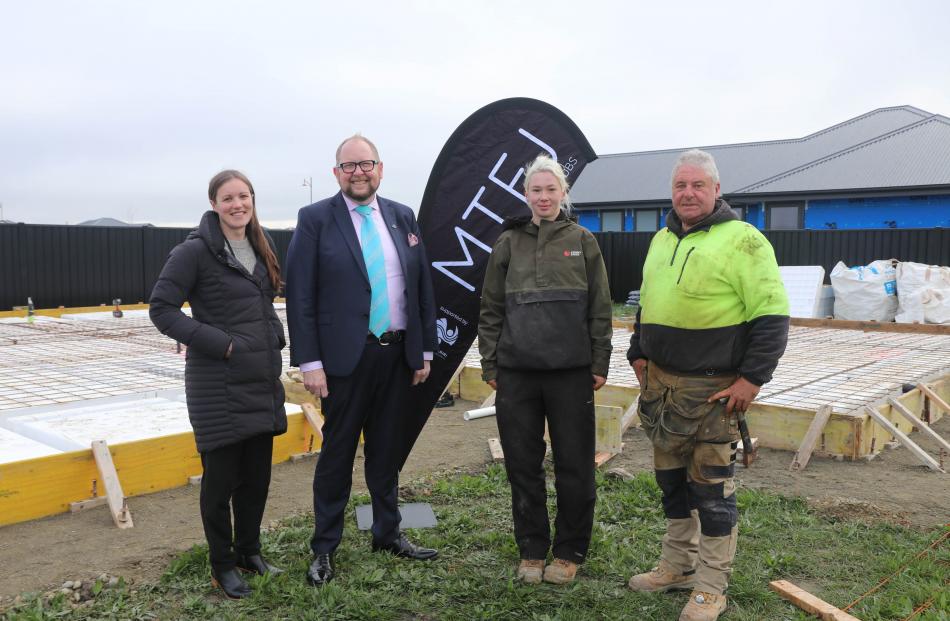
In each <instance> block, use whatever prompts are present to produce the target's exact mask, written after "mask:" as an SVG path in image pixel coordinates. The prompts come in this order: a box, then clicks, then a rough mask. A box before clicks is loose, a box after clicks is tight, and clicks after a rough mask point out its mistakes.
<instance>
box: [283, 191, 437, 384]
mask: <svg viewBox="0 0 950 621" xmlns="http://www.w3.org/2000/svg"><path fill="white" fill-rule="evenodd" d="M376 202H377V204H378V205H379V210H380V213H381V214H382V216H383V220H384V221H385V222H386V230H387V231H388V232H389V234H390V236H391V237H392V240H393V244H394V245H395V246H396V252H397V253H398V254H399V262H400V263H402V272H403V275H404V276H405V278H406V290H405V294H406V314H407V315H408V317H407V324H406V337H405V350H406V362H407V363H408V364H409V367H410V368H411V369H421V368H422V366H423V365H422V362H423V361H422V352H423V351H435V348H436V345H437V336H436V328H435V299H434V296H433V292H432V278H431V276H430V275H429V261H428V259H427V258H426V252H425V247H424V246H423V244H422V239H421V235H420V232H419V225H418V224H417V223H416V217H415V215H414V214H413V213H412V210H411V209H409V207H406V206H405V205H402V204H400V203H397V202H395V201H391V200H387V199H385V198H382V197H381V196H378V195H377V196H376ZM380 234H382V232H380ZM410 235H413V236H414V237H415V239H416V240H418V243H416V244H415V245H410V242H409V239H410V237H409V236H410ZM285 274H286V275H287V287H286V292H287V293H286V294H287V325H288V327H289V329H290V364H291V365H293V366H300V364H302V363H304V362H313V361H316V360H320V361H322V362H323V368H324V370H325V371H326V374H327V375H333V376H347V375H350V374H351V373H352V372H353V370H354V369H355V368H356V364H357V363H358V362H359V359H360V356H361V355H362V353H363V347H364V346H365V344H366V335H367V334H368V328H369V305H370V293H371V290H370V285H369V277H368V276H367V274H366V264H365V263H364V261H363V251H362V249H361V248H360V243H359V239H358V238H357V236H356V231H355V230H354V228H353V220H352V218H351V217H350V212H349V209H347V206H346V202H345V201H344V200H343V195H342V193H337V194H336V195H335V196H333V197H331V198H327V199H324V200H322V201H319V202H317V203H314V204H313V205H310V206H308V207H304V208H303V209H301V210H300V212H299V213H298V215H297V228H296V229H295V230H294V236H293V238H292V239H291V240H290V248H289V249H288V251H287V261H286V266H285Z"/></svg>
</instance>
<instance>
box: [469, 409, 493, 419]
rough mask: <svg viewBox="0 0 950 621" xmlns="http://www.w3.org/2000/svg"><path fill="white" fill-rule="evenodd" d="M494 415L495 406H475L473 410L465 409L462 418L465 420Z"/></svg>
mask: <svg viewBox="0 0 950 621" xmlns="http://www.w3.org/2000/svg"><path fill="white" fill-rule="evenodd" d="M494 415H495V406H491V407H488V408H476V409H474V410H467V411H466V412H465V413H464V414H462V418H464V419H465V420H475V419H476V418H485V417H486V416H494Z"/></svg>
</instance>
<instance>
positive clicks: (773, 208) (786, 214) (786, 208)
mask: <svg viewBox="0 0 950 621" xmlns="http://www.w3.org/2000/svg"><path fill="white" fill-rule="evenodd" d="M765 228H767V229H771V230H778V229H786V230H787V229H800V228H802V206H801V205H798V204H796V205H767V212H766V222H765Z"/></svg>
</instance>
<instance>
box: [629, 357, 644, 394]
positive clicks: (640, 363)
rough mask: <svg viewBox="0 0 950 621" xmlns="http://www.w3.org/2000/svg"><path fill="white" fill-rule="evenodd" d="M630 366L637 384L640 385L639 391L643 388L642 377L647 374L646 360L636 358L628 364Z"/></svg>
mask: <svg viewBox="0 0 950 621" xmlns="http://www.w3.org/2000/svg"><path fill="white" fill-rule="evenodd" d="M630 366H632V367H633V373H634V374H635V375H636V376H637V383H638V384H640V389H641V390H642V389H643V388H644V385H643V377H644V376H645V375H646V372H647V359H646V358H637V359H636V360H634V361H633V362H631V363H630Z"/></svg>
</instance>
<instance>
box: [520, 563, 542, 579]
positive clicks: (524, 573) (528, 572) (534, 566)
mask: <svg viewBox="0 0 950 621" xmlns="http://www.w3.org/2000/svg"><path fill="white" fill-rule="evenodd" d="M543 572H544V561H543V560H534V559H527V558H525V559H521V564H520V565H518V580H521V581H522V582H524V583H525V584H541V574H542V573H543Z"/></svg>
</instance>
